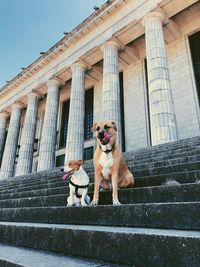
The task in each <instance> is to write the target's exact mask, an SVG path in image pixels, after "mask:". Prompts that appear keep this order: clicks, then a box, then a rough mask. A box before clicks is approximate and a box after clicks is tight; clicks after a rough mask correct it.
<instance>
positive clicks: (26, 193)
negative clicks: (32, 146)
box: [0, 171, 200, 200]
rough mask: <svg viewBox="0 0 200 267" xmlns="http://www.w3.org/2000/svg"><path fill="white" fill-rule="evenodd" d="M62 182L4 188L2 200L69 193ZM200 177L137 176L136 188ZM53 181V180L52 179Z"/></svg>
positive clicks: (189, 174)
mask: <svg viewBox="0 0 200 267" xmlns="http://www.w3.org/2000/svg"><path fill="white" fill-rule="evenodd" d="M57 179H59V180H60V182H55V183H48V184H41V185H35V186H27V187H22V188H21V187H20V188H17V189H15V188H14V189H8V190H2V191H1V194H0V200H3V199H17V198H26V197H36V196H44V195H46V196H50V195H59V194H68V192H69V187H68V181H62V179H61V178H60V177H57V178H56V181H57ZM199 179H200V171H195V172H194V171H190V172H182V173H172V174H166V175H156V176H149V177H144V178H135V186H134V187H135V188H137V187H148V186H159V185H165V184H166V183H171V181H172V180H175V181H177V182H179V183H180V184H184V183H195V182H197V181H198V180H199ZM52 182H53V181H52ZM93 189H94V184H93V182H92V181H91V182H90V187H89V191H93Z"/></svg>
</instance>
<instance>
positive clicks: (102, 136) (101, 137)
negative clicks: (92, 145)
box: [98, 129, 104, 140]
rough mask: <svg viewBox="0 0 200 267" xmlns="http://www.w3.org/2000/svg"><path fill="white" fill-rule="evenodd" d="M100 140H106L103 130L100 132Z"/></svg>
mask: <svg viewBox="0 0 200 267" xmlns="http://www.w3.org/2000/svg"><path fill="white" fill-rule="evenodd" d="M98 138H99V139H100V140H102V139H103V138H104V130H103V129H102V130H100V131H99V133H98Z"/></svg>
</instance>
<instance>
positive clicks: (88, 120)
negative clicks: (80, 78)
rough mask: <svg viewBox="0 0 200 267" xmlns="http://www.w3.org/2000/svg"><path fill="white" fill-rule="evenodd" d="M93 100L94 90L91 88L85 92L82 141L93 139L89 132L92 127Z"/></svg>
mask: <svg viewBox="0 0 200 267" xmlns="http://www.w3.org/2000/svg"><path fill="white" fill-rule="evenodd" d="M93 99H94V89H93V88H91V89H89V90H87V91H86V92H85V123H84V139H85V140H86V139H90V138H92V137H93V133H92V131H91V128H92V125H93Z"/></svg>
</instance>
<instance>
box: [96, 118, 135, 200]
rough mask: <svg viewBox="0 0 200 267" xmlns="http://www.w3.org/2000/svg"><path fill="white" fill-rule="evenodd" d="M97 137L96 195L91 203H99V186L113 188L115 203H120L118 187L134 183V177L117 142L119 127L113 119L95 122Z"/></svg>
mask: <svg viewBox="0 0 200 267" xmlns="http://www.w3.org/2000/svg"><path fill="white" fill-rule="evenodd" d="M92 131H94V132H95V135H96V139H97V148H96V150H95V153H94V196H93V201H92V202H91V205H97V204H98V200H99V187H100V186H101V187H103V188H104V189H111V186H112V200H113V205H120V202H119V200H118V187H119V188H125V187H129V186H130V187H131V186H133V185H134V177H133V175H132V173H131V172H130V171H129V170H128V167H127V164H126V162H125V160H124V157H123V155H122V152H121V150H120V148H119V146H118V145H117V143H116V140H117V133H116V132H117V128H116V125H115V123H114V122H113V121H105V122H99V123H95V124H94V125H93V127H92Z"/></svg>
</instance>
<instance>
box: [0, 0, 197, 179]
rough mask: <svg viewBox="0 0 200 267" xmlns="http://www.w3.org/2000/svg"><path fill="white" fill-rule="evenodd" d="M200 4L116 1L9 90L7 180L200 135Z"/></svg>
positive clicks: (2, 172) (1, 118) (3, 103)
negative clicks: (102, 136)
mask: <svg viewBox="0 0 200 267" xmlns="http://www.w3.org/2000/svg"><path fill="white" fill-rule="evenodd" d="M199 101H200V3H199V1H195V0H182V1H179V0H148V1H139V0H110V1H107V2H106V3H105V4H104V5H103V6H102V7H101V8H99V9H98V10H96V11H95V12H94V13H93V14H92V15H91V16H90V17H88V18H87V19H86V20H85V21H83V22H82V23H81V24H80V25H78V26H77V27H76V28H75V29H74V30H73V31H72V32H70V33H67V34H66V35H65V37H64V38H62V39H61V40H59V41H58V43H56V44H55V45H54V46H53V47H51V48H50V49H49V50H48V51H46V52H43V53H42V54H41V56H40V57H39V58H38V59H37V60H35V61H34V62H33V63H32V64H31V65H30V66H28V67H27V68H25V69H23V71H22V72H21V73H19V74H18V75H17V76H16V77H15V78H13V80H12V81H10V82H8V83H7V84H6V85H5V86H4V87H3V88H1V89H0V167H1V169H0V178H8V177H12V176H18V175H24V174H28V173H31V172H35V171H42V170H49V169H53V168H55V167H56V166H60V165H63V164H64V161H67V160H69V159H83V158H84V159H90V158H92V156H93V151H94V148H95V139H94V137H93V133H92V132H91V127H92V125H93V122H95V121H99V120H105V119H111V120H114V121H115V122H116V124H117V129H118V141H119V143H120V146H121V148H122V150H123V151H131V150H136V149H139V148H143V147H147V146H152V145H157V144H162V143H166V142H172V141H176V140H180V139H184V138H189V137H193V136H197V135H199V134H200V110H199Z"/></svg>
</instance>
